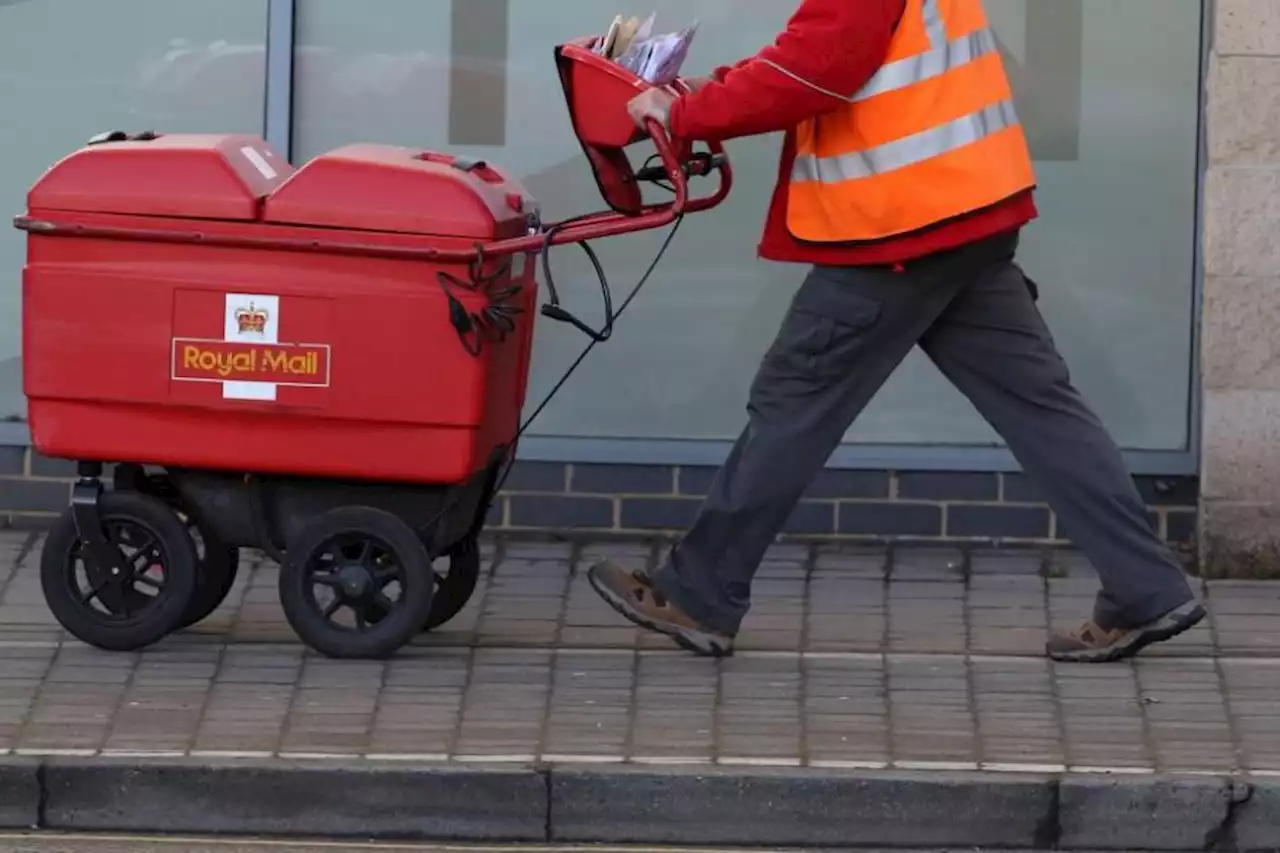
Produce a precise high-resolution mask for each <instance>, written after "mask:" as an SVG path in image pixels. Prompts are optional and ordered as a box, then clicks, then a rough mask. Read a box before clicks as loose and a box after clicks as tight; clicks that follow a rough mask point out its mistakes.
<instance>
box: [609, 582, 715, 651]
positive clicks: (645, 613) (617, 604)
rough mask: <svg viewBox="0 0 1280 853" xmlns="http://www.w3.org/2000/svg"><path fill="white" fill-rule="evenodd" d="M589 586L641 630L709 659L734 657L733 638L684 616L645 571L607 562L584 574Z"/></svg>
mask: <svg viewBox="0 0 1280 853" xmlns="http://www.w3.org/2000/svg"><path fill="white" fill-rule="evenodd" d="M587 579H588V580H590V581H591V586H592V588H593V589H595V591H596V592H598V593H599V594H600V597H601V598H603V599H604V600H605V601H606V602H607V603H608V604H609V606H610V607H612V608H613V609H614V610H616V611H618V612H619V613H621V614H622V615H623V616H625V617H626V618H628V619H630V620H631V621H632V622H634V623H636V624H637V625H639V626H640V627H641V628H648V629H649V630H650V631H657V632H658V633H660V634H666V635H667V636H668V637H670V638H671V639H673V640H675V641H676V643H678V644H679V645H680V647H681V648H684V649H687V650H688V651H691V652H693V653H694V654H698V655H706V656H708V657H717V658H718V657H728V656H729V655H731V654H733V637H731V636H729V635H728V634H722V633H720V632H718V631H712V630H711V629H710V628H707V627H706V626H704V625H701V624H699V623H698V621H697V620H695V619H694V618H693V617H691V616H689V615H687V614H686V613H684V612H683V611H681V610H680V609H679V608H677V607H676V606H675V605H674V604H672V603H671V602H670V601H668V600H667V599H666V597H665V596H664V595H663V594H662V593H660V592H658V591H657V590H656V589H654V588H653V584H652V583H650V582H649V578H648V576H647V575H645V573H644V572H633V571H628V570H627V569H624V568H622V567H621V566H619V565H616V564H614V563H612V562H609V561H608V560H606V561H604V562H602V563H598V564H596V565H595V566H592V568H591V571H589V572H588V573H587Z"/></svg>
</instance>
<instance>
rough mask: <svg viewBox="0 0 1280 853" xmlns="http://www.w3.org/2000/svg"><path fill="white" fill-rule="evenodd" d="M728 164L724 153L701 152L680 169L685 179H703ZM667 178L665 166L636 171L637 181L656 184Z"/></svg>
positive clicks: (646, 167) (648, 167)
mask: <svg viewBox="0 0 1280 853" xmlns="http://www.w3.org/2000/svg"><path fill="white" fill-rule="evenodd" d="M728 162H729V156H728V155H727V154H725V153H724V151H720V152H719V153H712V152H707V151H703V152H699V153H696V154H694V155H693V156H692V157H690V158H689V160H688V161H687V162H686V163H685V164H684V166H683V167H682V171H683V173H684V174H685V176H686V177H690V178H693V177H698V178H705V177H707V176H708V175H710V174H711V173H712V172H714V171H716V170H718V169H721V168H723V167H724V166H726V165H727V164H728ZM669 178H670V175H668V174H667V168H666V166H645V167H644V168H643V169H637V170H636V180H637V181H644V182H646V183H656V182H657V181H665V180H668V179H669Z"/></svg>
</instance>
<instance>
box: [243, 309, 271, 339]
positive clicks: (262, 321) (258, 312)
mask: <svg viewBox="0 0 1280 853" xmlns="http://www.w3.org/2000/svg"><path fill="white" fill-rule="evenodd" d="M269 316H270V314H269V313H268V312H267V309H265V308H258V307H257V306H255V305H254V304H253V303H252V302H250V303H249V307H248V308H244V307H241V308H237V309H236V325H237V326H239V327H240V333H241V334H244V333H245V332H253V333H254V334H259V335H260V334H262V333H263V332H265V331H266V330H267V317H269Z"/></svg>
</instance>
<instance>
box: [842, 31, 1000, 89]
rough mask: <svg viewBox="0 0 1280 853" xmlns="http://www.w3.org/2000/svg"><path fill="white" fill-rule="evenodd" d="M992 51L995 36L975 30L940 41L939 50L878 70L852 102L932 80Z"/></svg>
mask: <svg viewBox="0 0 1280 853" xmlns="http://www.w3.org/2000/svg"><path fill="white" fill-rule="evenodd" d="M996 49H997V45H996V36H995V33H993V32H992V31H991V30H990V29H981V30H977V31H975V32H972V33H970V34H969V35H967V36H961V37H960V38H958V39H956V40H955V41H953V42H945V41H944V42H943V45H942V47H941V48H936V49H934V50H930V51H929V52H928V53H921V54H918V55H916V56H908V57H907V58H906V59H899V60H898V61H897V62H890V63H888V64H887V65H884V66H882V67H881V68H880V70H879V71H877V72H876V73H875V76H873V77H872V78H871V79H870V80H868V81H867V84H866V85H865V86H863V87H862V88H861V89H860V90H859V91H858V93H857V94H856V95H854V96H853V98H852V102H853V103H857V102H858V101H865V100H867V99H868V98H872V97H874V96H876V95H883V94H884V93H885V92H894V91H897V90H898V89H905V88H907V87H908V86H913V85H915V84H916V83H923V82H924V81H925V80H932V79H933V78H934V77H940V76H942V75H943V74H946V73H947V72H948V71H950V70H952V69H953V68H959V67H960V66H962V65H968V64H969V63H970V62H973V61H974V60H975V59H980V58H981V57H983V56H986V55H987V54H988V53H995V51H996Z"/></svg>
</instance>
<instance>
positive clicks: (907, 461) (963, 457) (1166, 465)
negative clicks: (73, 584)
mask: <svg viewBox="0 0 1280 853" xmlns="http://www.w3.org/2000/svg"><path fill="white" fill-rule="evenodd" d="M1215 2H1216V0H1201V33H1200V42H1201V57H1200V97H1199V99H1198V105H1199V116H1198V120H1197V125H1198V140H1197V163H1196V204H1195V218H1194V235H1193V239H1194V241H1195V244H1194V250H1193V264H1194V270H1193V278H1192V294H1191V296H1192V310H1191V321H1192V322H1191V329H1190V331H1191V336H1192V337H1191V358H1190V363H1189V365H1188V377H1187V380H1188V387H1189V391H1190V395H1189V405H1188V407H1187V436H1188V440H1187V445H1186V446H1185V447H1184V448H1182V449H1178V450H1161V451H1155V450H1127V451H1124V458H1125V462H1126V464H1127V465H1128V466H1129V467H1130V469H1131V470H1132V471H1133V473H1135V474H1148V475H1165V476H1176V475H1180V476H1193V475H1196V474H1197V473H1198V472H1199V465H1200V440H1201V420H1202V400H1201V381H1200V369H1199V366H1200V355H1201V317H1202V311H1203V304H1204V260H1203V245H1202V243H1203V241H1202V235H1203V233H1204V181H1205V172H1206V169H1207V166H1208V140H1207V122H1208V103H1207V87H1206V83H1207V80H1208V73H1209V62H1210V58H1211V55H1212V49H1213V45H1212V33H1213V21H1214V11H1215V9H1214V6H1215ZM297 11H298V9H297V0H267V31H266V87H265V93H266V94H265V98H264V104H263V128H264V135H265V137H266V139H267V141H268V142H269V143H270V144H271V146H272V147H273V148H275V149H276V151H278V152H279V153H280V154H281V155H283V156H285V157H288V158H289V159H292V155H293V107H294V74H293V69H294V51H295V46H296V33H297ZM30 443H31V433H30V430H29V428H28V426H27V424H26V423H22V422H3V423H0V446H27V445H29V444H30ZM730 446H731V442H729V441H695V440H682V439H661V438H652V439H611V438H571V437H553V436H536V435H535V436H529V437H527V438H525V439H523V440H522V441H521V445H520V458H521V459H528V460H537V461H552V462H565V463H574V462H579V463H591V462H612V463H632V464H653V465H719V464H720V463H721V462H723V461H724V458H725V456H726V455H727V454H728V452H729V448H730ZM828 466H829V467H831V468H837V469H851V470H857V469H879V470H884V469H890V470H893V469H898V470H957V471H1001V472H1008V471H1017V470H1019V468H1020V466H1019V465H1018V463H1017V461H1016V460H1014V458H1013V455H1012V454H1011V453H1010V452H1009V451H1008V450H1007V449H1006V448H1004V447H1001V446H994V445H992V446H977V445H919V444H903V445H889V444H850V445H842V446H841V447H840V448H839V449H838V450H837V451H836V452H835V454H834V455H833V456H832V458H831V460H830V462H829V463H828Z"/></svg>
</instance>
